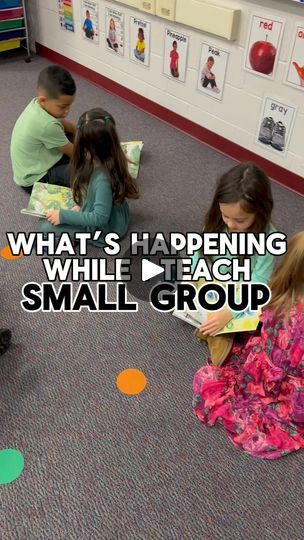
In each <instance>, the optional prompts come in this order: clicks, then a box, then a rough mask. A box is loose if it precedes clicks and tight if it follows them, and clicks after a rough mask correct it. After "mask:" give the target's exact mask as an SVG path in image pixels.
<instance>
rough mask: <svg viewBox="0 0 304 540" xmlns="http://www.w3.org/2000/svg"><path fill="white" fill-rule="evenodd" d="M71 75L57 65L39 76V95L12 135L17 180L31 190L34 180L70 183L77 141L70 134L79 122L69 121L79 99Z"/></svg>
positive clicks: (19, 119)
mask: <svg viewBox="0 0 304 540" xmlns="http://www.w3.org/2000/svg"><path fill="white" fill-rule="evenodd" d="M75 93H76V85H75V82H74V79H73V78H72V76H71V74H70V73H69V72H68V71H67V70H66V69H64V68H62V67H60V66H56V65H51V66H48V67H47V68H45V69H43V70H42V71H41V73H40V75H39V77H38V84H37V97H36V98H34V99H33V100H32V101H31V102H30V103H29V104H28V105H27V107H26V108H25V109H24V111H23V113H22V114H21V115H20V116H19V118H18V120H17V121H16V124H15V126H14V129H13V133H12V138H11V148H10V151H11V160H12V168H13V174H14V181H15V183H16V184H18V185H19V186H21V187H23V188H24V189H25V190H26V191H27V192H29V193H30V192H31V191H32V187H33V184H34V182H38V181H41V182H45V183H52V184H58V185H69V171H68V163H69V159H70V157H71V155H72V151H73V144H72V143H71V142H70V140H69V138H68V137H67V135H66V133H67V134H73V133H74V132H75V125H74V124H72V123H71V122H68V121H67V120H66V116H67V115H68V113H69V110H70V107H71V105H72V103H73V102H74V99H75Z"/></svg>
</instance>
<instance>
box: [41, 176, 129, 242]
mask: <svg viewBox="0 0 304 540" xmlns="http://www.w3.org/2000/svg"><path fill="white" fill-rule="evenodd" d="M59 218H60V225H58V226H57V227H54V226H53V225H51V224H50V223H49V222H48V221H46V220H44V221H43V222H41V229H42V230H43V231H44V232H55V234H57V235H59V234H61V233H62V232H68V233H69V234H70V236H73V235H74V233H75V232H90V233H92V234H94V233H95V232H96V231H102V235H101V236H100V238H99V239H98V240H97V241H96V242H91V243H93V244H95V245H96V246H104V244H105V242H104V237H105V235H106V234H107V233H109V232H115V233H117V234H118V235H119V236H120V237H122V236H124V235H125V234H126V232H127V230H128V226H129V206H128V203H127V201H124V202H123V203H122V204H120V205H116V204H113V194H112V188H111V183H110V180H109V178H108V177H107V175H106V173H105V172H104V171H103V170H102V169H101V168H96V169H95V170H94V172H93V174H92V176H91V179H90V182H89V185H88V191H87V196H86V198H85V200H84V202H83V205H82V206H81V208H80V210H79V212H73V211H72V210H62V209H61V210H60V213H59Z"/></svg>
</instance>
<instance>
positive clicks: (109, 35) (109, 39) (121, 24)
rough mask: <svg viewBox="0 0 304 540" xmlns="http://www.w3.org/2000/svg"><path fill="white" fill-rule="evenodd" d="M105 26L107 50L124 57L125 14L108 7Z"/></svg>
mask: <svg viewBox="0 0 304 540" xmlns="http://www.w3.org/2000/svg"><path fill="white" fill-rule="evenodd" d="M105 24H106V28H105V31H106V48H107V50H108V51H111V52H113V53H115V54H119V55H121V56H123V55H124V44H125V16H124V13H122V12H121V11H117V10H116V9H112V8H108V7H106V14H105Z"/></svg>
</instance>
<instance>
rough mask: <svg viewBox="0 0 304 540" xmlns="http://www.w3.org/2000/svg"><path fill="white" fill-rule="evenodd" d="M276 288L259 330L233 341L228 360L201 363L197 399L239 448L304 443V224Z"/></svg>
mask: <svg viewBox="0 0 304 540" xmlns="http://www.w3.org/2000/svg"><path fill="white" fill-rule="evenodd" d="M270 288H271V291H272V298H271V301H270V303H269V304H268V306H267V309H264V310H263V312H262V315H261V317H260V320H261V322H262V323H263V327H262V331H261V335H260V336H259V337H251V338H250V339H249V341H248V342H247V344H246V345H240V344H235V345H234V346H233V348H232V351H231V353H230V355H229V357H228V359H227V361H226V362H225V365H224V366H223V367H218V366H213V365H207V366H203V367H202V368H200V369H199V370H198V371H197V373H196V374H195V377H194V380H193V392H194V397H193V407H194V412H195V414H196V416H197V417H198V419H199V420H200V421H201V422H202V423H203V424H205V425H206V426H208V427H211V426H213V425H214V424H215V423H216V421H217V420H218V421H219V422H221V423H222V424H223V426H224V428H225V430H226V433H227V435H228V437H229V439H230V440H231V441H232V444H233V445H234V446H235V447H236V448H239V449H240V450H243V451H244V452H246V453H247V454H251V455H253V456H254V457H260V458H266V459H276V458H279V457H281V456H284V455H286V454H289V453H290V452H294V451H295V450H299V449H300V448H303V447H304V231H302V232H300V233H298V234H297V235H295V236H294V237H293V238H292V240H291V241H290V243H289V246H288V250H287V253H286V255H285V256H284V258H283V259H282V261H281V263H280V264H279V266H278V267H277V269H276V270H275V272H274V274H273V277H272V279H271V282H270Z"/></svg>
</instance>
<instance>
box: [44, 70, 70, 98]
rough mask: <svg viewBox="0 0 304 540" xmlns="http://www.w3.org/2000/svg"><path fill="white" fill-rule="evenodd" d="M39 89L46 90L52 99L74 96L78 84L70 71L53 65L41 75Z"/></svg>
mask: <svg viewBox="0 0 304 540" xmlns="http://www.w3.org/2000/svg"><path fill="white" fill-rule="evenodd" d="M37 88H40V89H42V90H44V91H45V92H46V93H47V96H48V97H49V98H50V99H58V98H59V97H60V96H62V95H64V96H74V94H75V93H76V84H75V81H74V79H73V77H72V75H71V74H70V72H69V71H67V70H66V69H64V68H63V67H61V66H57V65H52V66H48V67H46V68H44V69H43V70H42V71H40V73H39V77H38V83H37Z"/></svg>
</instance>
